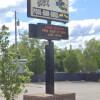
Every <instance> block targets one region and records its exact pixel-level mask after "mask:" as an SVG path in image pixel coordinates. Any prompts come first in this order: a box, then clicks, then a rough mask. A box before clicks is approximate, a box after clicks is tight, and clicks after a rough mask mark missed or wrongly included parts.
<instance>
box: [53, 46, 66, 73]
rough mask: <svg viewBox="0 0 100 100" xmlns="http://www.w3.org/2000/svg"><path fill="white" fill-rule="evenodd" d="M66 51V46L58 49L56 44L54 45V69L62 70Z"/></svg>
mask: <svg viewBox="0 0 100 100" xmlns="http://www.w3.org/2000/svg"><path fill="white" fill-rule="evenodd" d="M67 52H68V51H67V48H64V49H59V48H58V47H57V46H55V64H54V65H55V71H57V72H62V71H64V66H63V60H64V58H65V57H66V56H67Z"/></svg>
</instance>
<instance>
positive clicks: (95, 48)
mask: <svg viewBox="0 0 100 100" xmlns="http://www.w3.org/2000/svg"><path fill="white" fill-rule="evenodd" d="M84 59H85V62H86V63H85V65H86V69H87V70H88V72H92V71H95V70H97V69H99V68H100V41H98V40H95V39H91V40H90V41H89V42H86V48H85V50H84Z"/></svg>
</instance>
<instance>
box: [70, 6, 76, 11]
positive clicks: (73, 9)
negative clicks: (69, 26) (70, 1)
mask: <svg viewBox="0 0 100 100" xmlns="http://www.w3.org/2000/svg"><path fill="white" fill-rule="evenodd" d="M76 11H77V9H76V8H73V7H69V12H76Z"/></svg>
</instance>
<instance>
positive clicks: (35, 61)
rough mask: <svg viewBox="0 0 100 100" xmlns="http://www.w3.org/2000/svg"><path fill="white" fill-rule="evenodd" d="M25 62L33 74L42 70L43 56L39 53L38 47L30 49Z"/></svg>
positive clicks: (43, 66) (43, 64)
mask: <svg viewBox="0 0 100 100" xmlns="http://www.w3.org/2000/svg"><path fill="white" fill-rule="evenodd" d="M26 64H27V66H28V67H29V70H30V71H32V72H34V74H36V75H37V74H39V73H43V72H44V68H45V62H44V57H43V55H42V54H41V51H40V49H39V48H35V49H34V50H33V51H32V53H31V55H30V57H29V58H28V61H27V63H26Z"/></svg>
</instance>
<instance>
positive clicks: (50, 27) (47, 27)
mask: <svg viewBox="0 0 100 100" xmlns="http://www.w3.org/2000/svg"><path fill="white" fill-rule="evenodd" d="M45 29H53V27H52V26H45Z"/></svg>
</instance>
